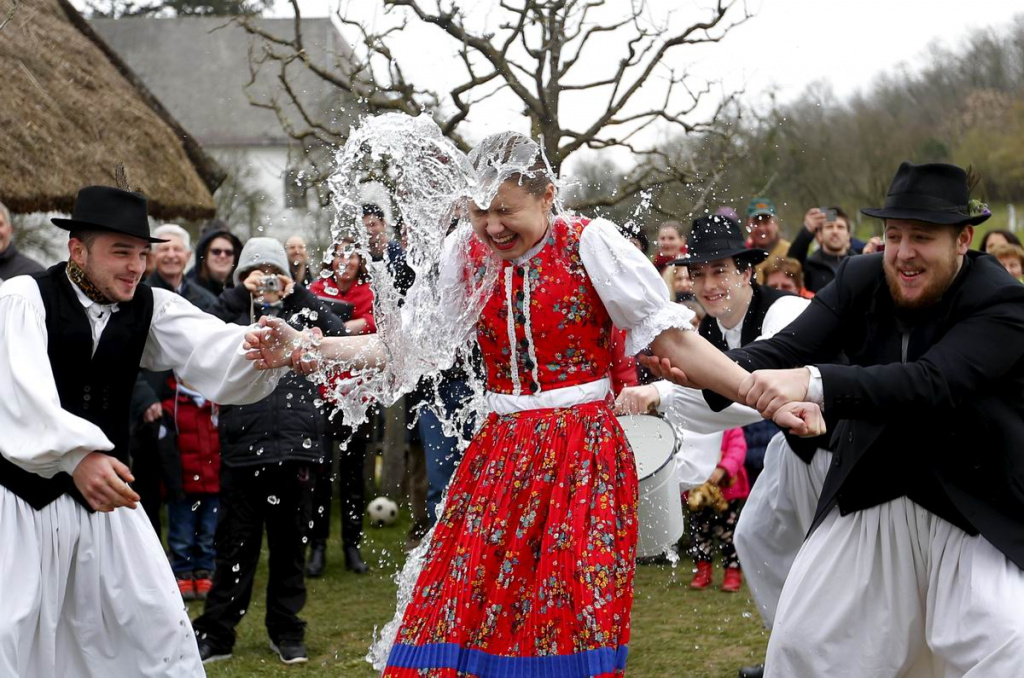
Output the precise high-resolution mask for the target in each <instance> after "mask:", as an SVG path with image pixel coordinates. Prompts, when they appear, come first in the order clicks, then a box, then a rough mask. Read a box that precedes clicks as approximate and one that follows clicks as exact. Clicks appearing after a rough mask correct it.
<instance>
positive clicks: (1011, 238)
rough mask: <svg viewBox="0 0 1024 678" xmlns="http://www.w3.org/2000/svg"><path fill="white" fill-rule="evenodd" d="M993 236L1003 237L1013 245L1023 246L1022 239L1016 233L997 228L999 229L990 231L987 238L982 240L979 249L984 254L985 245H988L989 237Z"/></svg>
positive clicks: (986, 235)
mask: <svg viewBox="0 0 1024 678" xmlns="http://www.w3.org/2000/svg"><path fill="white" fill-rule="evenodd" d="M993 234H996V235H1001V236H1003V237H1004V238H1006V242H1008V243H1010V244H1011V245H1020V244H1021V242H1020V238H1018V237H1017V234H1016V233H1013V232H1012V231H1007V230H1005V229H1002V228H997V229H994V230H992V231H989V232H988V233H986V234H985V236H984V237H983V238H982V239H981V242H980V243H978V249H979V250H981V251H982V252H984V251H985V245H987V244H988V239H989V236H991V235H993Z"/></svg>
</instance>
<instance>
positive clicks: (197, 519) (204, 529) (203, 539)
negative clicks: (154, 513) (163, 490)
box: [167, 494, 220, 577]
mask: <svg viewBox="0 0 1024 678" xmlns="http://www.w3.org/2000/svg"><path fill="white" fill-rule="evenodd" d="M193 506H194V507H195V509H193V508H192V507H193ZM219 506H220V498H219V497H218V496H217V495H215V494H192V495H188V496H186V497H185V499H183V500H180V501H170V502H168V503H167V545H168V546H169V547H170V548H171V570H173V571H174V576H176V577H185V576H187V575H191V574H192V573H193V572H198V571H200V570H206V571H207V572H211V573H212V572H213V567H214V555H215V550H214V548H213V535H214V533H215V532H216V531H217V509H218V507H219Z"/></svg>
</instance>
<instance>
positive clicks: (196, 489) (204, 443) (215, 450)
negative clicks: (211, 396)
mask: <svg viewBox="0 0 1024 678" xmlns="http://www.w3.org/2000/svg"><path fill="white" fill-rule="evenodd" d="M168 383H169V384H170V385H171V387H172V388H174V389H175V397H173V398H168V399H167V400H164V401H163V402H162V403H161V405H162V406H163V408H164V421H163V426H164V429H165V430H164V431H161V442H163V443H164V444H163V445H161V449H162V450H163V452H164V456H165V464H167V462H168V461H169V462H170V466H171V467H172V468H173V465H174V461H175V460H176V461H177V463H178V465H179V466H180V468H181V476H180V483H181V486H180V488H179V487H176V486H175V483H174V481H175V480H176V478H169V479H168V482H167V485H168V491H169V494H171V496H172V497H177V498H181V493H182V492H184V493H185V494H186V495H192V494H217V493H219V492H220V437H219V435H218V433H217V424H216V417H217V405H216V404H215V403H211V402H210V401H208V400H207V401H204V402H203V404H202V406H200V405H199V404H197V402H196V399H194V398H193V397H192V396H190V395H188V394H186V393H185V392H183V391H182V390H181V389H179V388H177V383H176V382H175V381H174V379H173V378H171V379H168Z"/></svg>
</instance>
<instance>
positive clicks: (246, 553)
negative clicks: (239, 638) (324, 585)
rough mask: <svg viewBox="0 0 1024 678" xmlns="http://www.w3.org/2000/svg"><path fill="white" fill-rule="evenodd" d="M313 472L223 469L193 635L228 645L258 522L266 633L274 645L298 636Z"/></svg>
mask: <svg viewBox="0 0 1024 678" xmlns="http://www.w3.org/2000/svg"><path fill="white" fill-rule="evenodd" d="M312 469H313V465H311V464H309V463H306V462H285V463H284V464H281V465H277V464H271V465H269V466H259V467H252V466H249V467H242V468H232V467H228V466H221V474H220V511H219V513H220V519H219V520H218V521H217V534H216V537H215V543H216V548H217V559H216V563H217V567H216V570H215V571H214V574H213V587H212V588H211V589H210V593H209V595H208V596H207V599H206V607H205V608H204V610H203V614H202V616H200V617H199V618H198V619H196V620H195V622H193V627H194V628H195V630H196V633H197V634H199V636H200V637H201V638H207V639H208V640H209V641H210V642H211V643H213V644H214V645H215V646H217V648H218V649H227V648H231V647H233V646H234V644H235V627H236V626H237V625H238V622H240V621H241V620H242V615H244V614H245V611H246V610H247V609H248V607H249V602H250V600H251V599H252V587H253V579H254V578H255V576H256V566H257V564H258V563H259V560H260V549H261V545H262V543H263V528H264V526H266V530H267V547H268V549H269V551H270V559H269V566H270V568H269V569H270V572H269V578H268V580H267V616H266V625H267V633H268V634H269V635H270V639H271V640H273V641H274V642H281V641H289V640H294V641H301V640H303V638H304V636H305V632H306V622H304V621H303V620H301V619H299V616H298V615H299V612H300V611H301V610H302V608H303V606H304V605H305V604H306V583H305V580H304V578H303V565H304V549H305V543H304V541H303V538H304V537H305V536H306V535H307V534H308V524H309V517H310V499H311V496H312V490H313V475H314V474H313V472H312ZM204 634H205V635H204Z"/></svg>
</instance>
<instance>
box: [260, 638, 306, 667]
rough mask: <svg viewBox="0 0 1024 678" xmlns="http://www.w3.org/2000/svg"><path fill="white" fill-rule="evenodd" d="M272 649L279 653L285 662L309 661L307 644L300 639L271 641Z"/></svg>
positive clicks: (299, 662)
mask: <svg viewBox="0 0 1024 678" xmlns="http://www.w3.org/2000/svg"><path fill="white" fill-rule="evenodd" d="M270 649H271V650H273V651H274V652H276V653H277V656H278V657H280V658H281V661H283V662H284V663H285V664H302V663H303V662H307V661H309V655H308V654H307V653H306V646H305V645H303V644H302V641H299V640H282V641H281V642H279V643H275V642H274V641H270Z"/></svg>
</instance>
